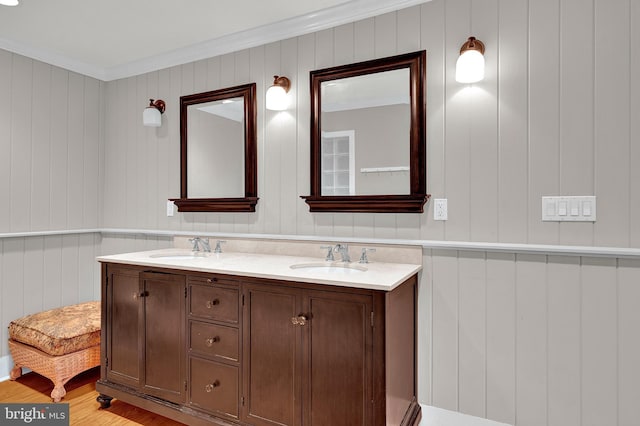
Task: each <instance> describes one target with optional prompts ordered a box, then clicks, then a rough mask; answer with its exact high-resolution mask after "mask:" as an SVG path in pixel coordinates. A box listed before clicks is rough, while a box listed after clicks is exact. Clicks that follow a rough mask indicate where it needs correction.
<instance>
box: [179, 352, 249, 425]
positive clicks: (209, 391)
mask: <svg viewBox="0 0 640 426" xmlns="http://www.w3.org/2000/svg"><path fill="white" fill-rule="evenodd" d="M189 371H190V374H189V376H190V377H189V382H190V383H191V391H190V393H189V403H190V404H191V405H192V406H193V407H195V408H200V409H203V410H206V411H210V412H213V413H217V414H224V415H226V416H229V417H232V418H234V419H237V418H238V411H239V410H238V405H239V404H238V402H239V393H238V383H239V377H238V367H233V366H230V365H227V364H220V363H217V362H214V361H207V360H204V359H200V358H193V357H192V358H191V365H190V369H189Z"/></svg>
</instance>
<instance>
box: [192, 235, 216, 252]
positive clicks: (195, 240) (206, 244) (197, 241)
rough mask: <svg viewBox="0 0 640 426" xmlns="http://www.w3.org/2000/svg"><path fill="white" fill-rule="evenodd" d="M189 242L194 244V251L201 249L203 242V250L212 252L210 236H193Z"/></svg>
mask: <svg viewBox="0 0 640 426" xmlns="http://www.w3.org/2000/svg"><path fill="white" fill-rule="evenodd" d="M189 242H190V243H191V244H193V247H192V248H191V250H192V251H201V250H200V245H201V244H202V250H203V251H205V252H207V253H209V252H211V246H210V245H209V239H208V238H200V237H193V238H189Z"/></svg>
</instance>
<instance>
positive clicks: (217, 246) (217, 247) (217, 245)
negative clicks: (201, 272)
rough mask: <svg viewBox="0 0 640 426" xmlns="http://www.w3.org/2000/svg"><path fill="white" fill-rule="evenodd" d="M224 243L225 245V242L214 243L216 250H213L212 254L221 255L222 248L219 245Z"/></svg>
mask: <svg viewBox="0 0 640 426" xmlns="http://www.w3.org/2000/svg"><path fill="white" fill-rule="evenodd" d="M224 243H226V241H225V240H218V241H216V248H215V249H213V252H214V253H222V246H221V244H224Z"/></svg>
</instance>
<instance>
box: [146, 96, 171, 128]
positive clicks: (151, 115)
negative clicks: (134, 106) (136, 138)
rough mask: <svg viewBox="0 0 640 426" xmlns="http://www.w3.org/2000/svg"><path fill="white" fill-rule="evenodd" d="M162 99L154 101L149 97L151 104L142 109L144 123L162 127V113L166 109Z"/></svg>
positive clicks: (149, 125) (148, 125)
mask: <svg viewBox="0 0 640 426" xmlns="http://www.w3.org/2000/svg"><path fill="white" fill-rule="evenodd" d="M165 106H166V105H165V103H164V101H163V100H162V99H158V100H157V101H154V100H153V99H149V106H148V107H146V108H145V109H144V111H142V124H144V125H145V126H147V127H160V126H161V125H162V113H163V112H164V109H165Z"/></svg>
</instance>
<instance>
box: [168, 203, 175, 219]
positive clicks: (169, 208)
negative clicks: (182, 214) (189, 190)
mask: <svg viewBox="0 0 640 426" xmlns="http://www.w3.org/2000/svg"><path fill="white" fill-rule="evenodd" d="M174 206H175V204H173V201H167V216H169V217H171V216H173V211H174V209H173V208H174Z"/></svg>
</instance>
